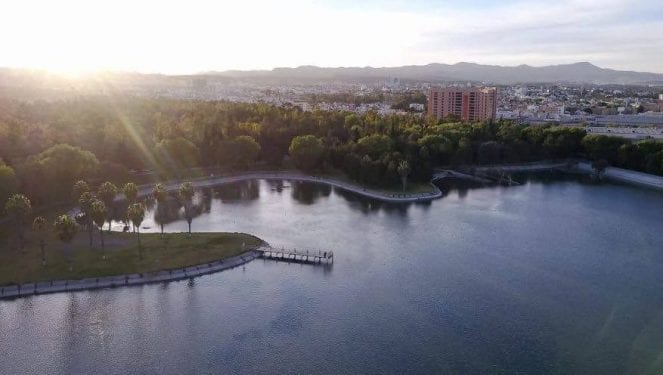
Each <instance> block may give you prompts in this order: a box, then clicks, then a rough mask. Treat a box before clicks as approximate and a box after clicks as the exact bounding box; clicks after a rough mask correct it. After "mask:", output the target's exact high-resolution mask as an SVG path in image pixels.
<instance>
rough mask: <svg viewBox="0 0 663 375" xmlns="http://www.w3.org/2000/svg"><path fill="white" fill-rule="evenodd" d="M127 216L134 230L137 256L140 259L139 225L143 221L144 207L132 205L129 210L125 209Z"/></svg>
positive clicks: (139, 204) (138, 204)
mask: <svg viewBox="0 0 663 375" xmlns="http://www.w3.org/2000/svg"><path fill="white" fill-rule="evenodd" d="M127 216H128V217H129V220H131V222H132V223H133V226H134V228H136V233H137V235H138V256H139V257H140V258H142V256H141V253H140V248H141V244H140V224H141V223H142V222H143V219H144V218H145V206H143V205H142V204H141V203H133V204H132V205H131V206H129V208H128V209H127Z"/></svg>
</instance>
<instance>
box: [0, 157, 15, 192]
mask: <svg viewBox="0 0 663 375" xmlns="http://www.w3.org/2000/svg"><path fill="white" fill-rule="evenodd" d="M17 191H18V178H17V177H16V173H15V172H14V169H13V168H12V167H10V166H8V165H6V164H5V163H4V162H3V161H2V159H0V202H5V201H7V199H8V198H9V196H10V195H12V194H14V193H16V192H17Z"/></svg>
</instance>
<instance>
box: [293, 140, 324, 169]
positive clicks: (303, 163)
mask: <svg viewBox="0 0 663 375" xmlns="http://www.w3.org/2000/svg"><path fill="white" fill-rule="evenodd" d="M288 152H289V153H290V156H291V157H292V160H293V162H294V163H295V165H296V166H297V167H298V168H300V169H302V170H304V171H311V170H313V169H315V168H316V167H317V166H318V165H319V164H320V159H321V158H322V154H323V153H324V147H323V145H322V141H320V139H319V138H317V137H316V136H314V135H304V136H298V137H295V138H293V139H292V141H291V142H290V148H289V149H288Z"/></svg>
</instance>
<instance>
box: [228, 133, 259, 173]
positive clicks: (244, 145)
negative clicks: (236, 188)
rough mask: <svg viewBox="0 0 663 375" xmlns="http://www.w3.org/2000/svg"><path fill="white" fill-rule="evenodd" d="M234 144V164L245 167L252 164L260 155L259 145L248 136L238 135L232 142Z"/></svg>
mask: <svg viewBox="0 0 663 375" xmlns="http://www.w3.org/2000/svg"><path fill="white" fill-rule="evenodd" d="M233 143H234V144H235V147H234V148H235V153H236V158H237V159H236V164H237V165H239V166H241V167H246V166H247V165H249V164H250V163H253V162H254V161H255V160H256V159H257V158H258V155H259V154H260V145H259V144H258V142H256V140H255V139H254V138H253V137H251V136H248V135H240V136H239V137H237V138H235V139H234V140H233Z"/></svg>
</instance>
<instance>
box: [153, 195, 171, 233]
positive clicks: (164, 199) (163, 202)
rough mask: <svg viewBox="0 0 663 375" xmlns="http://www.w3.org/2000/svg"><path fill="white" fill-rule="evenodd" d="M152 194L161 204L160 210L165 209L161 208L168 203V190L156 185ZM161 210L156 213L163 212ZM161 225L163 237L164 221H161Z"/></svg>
mask: <svg viewBox="0 0 663 375" xmlns="http://www.w3.org/2000/svg"><path fill="white" fill-rule="evenodd" d="M152 194H153V195H154V199H156V201H157V203H158V204H159V207H158V208H159V209H161V208H163V207H161V206H162V205H163V204H165V203H166V198H167V197H168V193H167V192H166V188H164V187H163V185H162V184H156V185H154V189H153V190H152ZM159 209H157V210H156V211H155V212H163V210H159ZM159 225H160V226H161V236H162V237H163V220H160V222H159Z"/></svg>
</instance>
